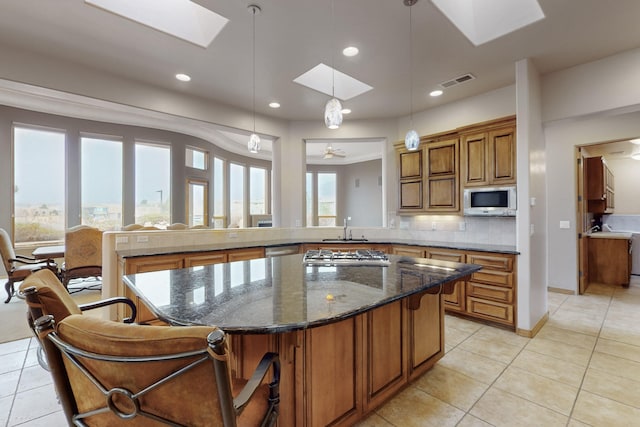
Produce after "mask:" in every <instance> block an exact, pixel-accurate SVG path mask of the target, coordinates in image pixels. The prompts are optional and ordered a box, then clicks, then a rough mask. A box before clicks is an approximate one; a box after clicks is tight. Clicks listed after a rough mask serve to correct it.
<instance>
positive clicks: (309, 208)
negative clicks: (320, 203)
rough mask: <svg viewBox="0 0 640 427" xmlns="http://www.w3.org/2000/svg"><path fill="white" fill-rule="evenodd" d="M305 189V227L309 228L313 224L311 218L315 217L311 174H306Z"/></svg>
mask: <svg viewBox="0 0 640 427" xmlns="http://www.w3.org/2000/svg"><path fill="white" fill-rule="evenodd" d="M306 184H307V186H306V188H307V191H306V192H305V193H306V195H307V197H306V212H305V213H306V221H307V227H311V226H312V225H315V224H314V221H313V218H314V217H315V212H314V209H313V201H314V199H315V196H314V195H315V192H314V191H313V173H311V172H307V180H306Z"/></svg>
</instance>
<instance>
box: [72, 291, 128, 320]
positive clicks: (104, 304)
mask: <svg viewBox="0 0 640 427" xmlns="http://www.w3.org/2000/svg"><path fill="white" fill-rule="evenodd" d="M113 304H126V305H128V306H129V308H130V309H131V316H130V317H127V318H125V319H124V320H123V322H124V323H133V322H135V321H136V316H137V314H138V310H137V308H136V305H135V304H134V303H133V301H131V300H130V299H129V298H126V297H113V298H107V299H103V300H100V301H96V302H93V303H87V304H81V305H79V306H78V307H80V311H85V310H93V309H94V308H101V307H107V306H110V305H113Z"/></svg>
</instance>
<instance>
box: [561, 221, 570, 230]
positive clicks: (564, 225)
mask: <svg viewBox="0 0 640 427" xmlns="http://www.w3.org/2000/svg"><path fill="white" fill-rule="evenodd" d="M560 228H562V229H567V230H568V229H569V228H571V221H560Z"/></svg>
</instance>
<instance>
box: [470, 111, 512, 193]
mask: <svg viewBox="0 0 640 427" xmlns="http://www.w3.org/2000/svg"><path fill="white" fill-rule="evenodd" d="M509 121H512V122H514V123H513V124H508V125H504V124H502V123H499V124H502V126H499V127H497V128H492V127H493V126H495V124H492V125H489V126H486V127H485V128H484V129H478V130H475V131H472V132H470V133H465V134H462V136H461V145H462V148H461V150H462V183H463V185H464V186H465V187H480V186H492V185H496V186H497V185H503V184H515V183H516V160H517V157H516V137H515V132H516V128H515V120H509Z"/></svg>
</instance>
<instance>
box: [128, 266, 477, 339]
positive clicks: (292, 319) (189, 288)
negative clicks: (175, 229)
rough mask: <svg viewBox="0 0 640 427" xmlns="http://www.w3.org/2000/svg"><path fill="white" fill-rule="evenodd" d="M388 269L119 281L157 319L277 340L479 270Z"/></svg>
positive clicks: (300, 269) (231, 269) (229, 270)
mask: <svg viewBox="0 0 640 427" xmlns="http://www.w3.org/2000/svg"><path fill="white" fill-rule="evenodd" d="M389 258H390V263H389V265H387V266H350V265H323V266H307V265H304V263H303V255H285V256H280V257H274V258H261V259H257V260H250V261H237V262H230V263H225V264H213V265H207V266H203V267H193V268H184V269H177V270H164V271H158V272H149V273H140V274H133V275H128V276H124V282H125V284H126V285H127V286H129V287H130V288H131V289H132V290H133V292H135V294H136V295H138V296H139V297H140V298H141V299H142V301H144V303H145V304H146V305H147V306H148V307H149V309H150V310H151V311H152V312H153V313H154V314H155V315H156V316H158V318H160V319H162V320H164V321H165V322H168V323H170V324H175V325H215V326H218V327H220V328H221V329H222V330H224V331H225V332H231V333H237V334H245V333H251V334H256V333H258V334H259V333H281V332H288V331H295V330H300V329H307V328H312V327H316V326H322V325H325V324H328V323H332V322H337V321H340V320H343V319H346V318H349V317H351V316H355V315H358V314H361V313H364V312H366V311H369V310H371V309H374V308H376V307H379V306H382V305H385V304H389V303H391V302H393V301H397V300H400V299H402V298H405V297H410V296H412V295H420V294H421V293H439V292H441V291H442V287H443V286H444V285H445V284H449V283H453V282H455V281H457V280H460V279H464V278H466V277H468V276H470V275H471V274H473V273H474V272H476V271H478V270H480V269H481V268H482V267H481V266H479V265H475V264H462V263H456V262H448V261H439V260H433V259H426V258H411V257H404V256H396V255H390V256H389Z"/></svg>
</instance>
